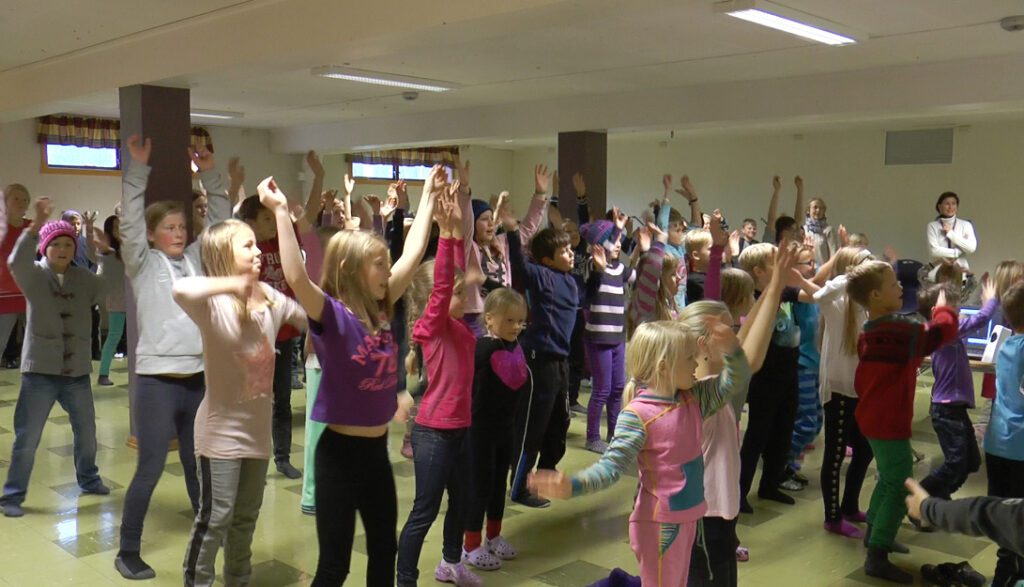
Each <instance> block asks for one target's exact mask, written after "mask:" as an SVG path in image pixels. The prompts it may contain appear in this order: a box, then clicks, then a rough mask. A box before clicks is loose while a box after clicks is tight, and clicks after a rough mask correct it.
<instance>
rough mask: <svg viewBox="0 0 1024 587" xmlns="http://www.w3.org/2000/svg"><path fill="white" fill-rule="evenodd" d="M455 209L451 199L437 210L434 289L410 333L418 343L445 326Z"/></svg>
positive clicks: (450, 288)
mask: <svg viewBox="0 0 1024 587" xmlns="http://www.w3.org/2000/svg"><path fill="white" fill-rule="evenodd" d="M456 206H457V204H456V203H455V201H454V199H452V200H444V201H442V202H441V203H440V206H439V208H440V209H439V210H438V211H437V216H438V225H439V226H440V228H441V235H440V238H439V239H438V241H437V256H436V257H434V287H433V289H431V290H430V298H429V299H428V300H427V306H426V308H424V310H423V315H422V316H420V318H419V319H418V320H416V323H415V325H414V326H413V330H412V340H413V341H415V342H417V343H420V344H422V343H424V342H426V341H429V340H433V339H436V338H438V337H439V336H441V333H442V332H443V331H444V329H445V328H446V327H447V325H448V318H449V314H448V306H449V305H450V304H451V301H452V292H453V290H454V288H455V252H456V248H457V247H456V240H462V238H461V234H460V236H459V237H458V239H457V238H456V236H455V232H454V230H453V225H457V224H458V223H460V222H461V220H462V219H461V218H458V217H453V214H452V212H451V210H452V209H454V208H455V207H456ZM459 232H461V230H460V231H459Z"/></svg>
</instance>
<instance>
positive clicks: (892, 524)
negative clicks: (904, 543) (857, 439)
mask: <svg viewBox="0 0 1024 587" xmlns="http://www.w3.org/2000/svg"><path fill="white" fill-rule="evenodd" d="M868 443H869V444H871V450H872V451H874V453H875V466H876V467H878V484H877V485H875V490H874V491H873V492H872V493H871V506H870V507H869V508H868V523H869V524H871V537H870V538H869V539H868V545H869V546H874V547H877V548H886V549H888V548H889V547H891V546H892V543H893V541H895V540H896V531H897V530H899V527H900V522H902V521H903V516H906V515H907V504H906V502H905V501H904V499H905V498H906V497H907V490H906V488H905V487H904V486H903V482H904V481H906V480H907V477H910V476H911V475H913V472H914V453H913V452H912V451H911V450H910V439H909V438H907V439H904V440H876V439H874V438H868Z"/></svg>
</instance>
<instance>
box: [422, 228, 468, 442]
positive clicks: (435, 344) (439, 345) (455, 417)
mask: <svg viewBox="0 0 1024 587" xmlns="http://www.w3.org/2000/svg"><path fill="white" fill-rule="evenodd" d="M463 247H464V245H463V241H462V240H456V239H451V238H442V239H439V240H438V242H437V257H435V258H434V289H433V290H432V291H431V292H430V300H429V301H428V302H427V307H426V309H425V310H424V311H423V315H422V316H421V317H420V318H419V320H417V321H416V324H415V325H414V326H413V329H412V340H413V342H415V343H416V344H419V345H420V346H421V347H423V363H424V365H425V366H426V368H427V391H426V392H424V394H423V399H422V400H421V401H420V408H419V412H418V413H417V414H416V423H417V424H420V425H422V426H427V427H430V428H438V429H442V430H452V429H456V428H468V427H469V425H470V423H471V421H472V417H473V414H472V408H473V367H474V354H475V353H476V336H474V335H473V331H472V330H470V329H469V326H467V325H466V323H465V322H463V321H462V320H456V319H455V318H452V317H451V316H449V315H448V305H449V304H450V303H451V299H452V290H453V288H454V286H455V263H456V262H457V261H456V260H458V262H460V265H462V266H465V259H466V254H465V249H464V248H463Z"/></svg>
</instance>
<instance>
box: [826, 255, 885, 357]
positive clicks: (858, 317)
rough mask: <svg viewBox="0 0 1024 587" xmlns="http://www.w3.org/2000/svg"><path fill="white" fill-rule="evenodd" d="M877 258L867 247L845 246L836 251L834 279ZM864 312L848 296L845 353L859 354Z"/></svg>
mask: <svg viewBox="0 0 1024 587" xmlns="http://www.w3.org/2000/svg"><path fill="white" fill-rule="evenodd" d="M874 260H875V258H874V257H872V256H871V254H870V253H868V252H867V250H866V249H861V248H859V247H843V248H841V249H839V250H838V251H837V252H836V261H835V263H833V264H832V275H830V276H829V279H834V278H835V277H837V276H839V275H844V274H845V273H846V272H847V271H848V270H850V269H851V268H852V267H856V266H857V265H860V264H861V263H863V262H865V261H874ZM863 317H864V314H863V312H861V311H859V310H858V309H857V305H856V304H854V303H853V302H852V300H850V299H849V296H847V300H846V310H845V312H844V316H843V346H842V350H843V353H845V354H847V355H856V354H857V339H858V338H860V331H861V329H863V328H864V321H863V320H862V318H863Z"/></svg>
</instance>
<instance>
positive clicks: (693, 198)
mask: <svg viewBox="0 0 1024 587" xmlns="http://www.w3.org/2000/svg"><path fill="white" fill-rule="evenodd" d="M679 185H680V186H682V188H683V189H681V190H676V191H677V192H679V193H680V194H682V196H683V197H684V198H686V201H687V203H689V204H690V227H691V228H703V227H704V217H703V216H702V215H701V213H700V204H698V203H697V188H695V187H693V182H691V181H690V176H689V175H684V176H683V177H682V178H680V180H679Z"/></svg>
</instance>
